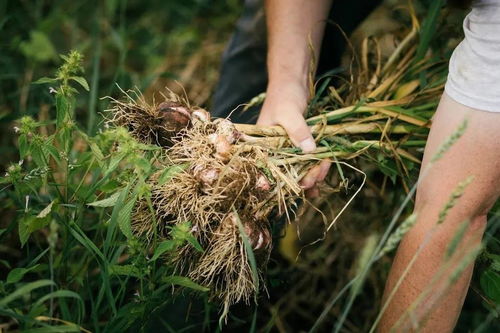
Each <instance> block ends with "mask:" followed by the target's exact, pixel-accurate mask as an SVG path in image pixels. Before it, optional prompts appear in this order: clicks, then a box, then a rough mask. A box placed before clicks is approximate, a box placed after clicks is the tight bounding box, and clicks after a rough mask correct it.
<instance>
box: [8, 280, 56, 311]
mask: <svg viewBox="0 0 500 333" xmlns="http://www.w3.org/2000/svg"><path fill="white" fill-rule="evenodd" d="M55 285H56V284H55V283H54V282H53V281H51V280H38V281H35V282H31V283H28V284H26V285H24V286H22V287H21V288H17V289H16V291H14V292H13V293H11V294H9V295H7V296H5V297H4V298H2V299H0V308H2V307H5V306H6V305H8V304H9V303H10V302H12V301H13V300H15V299H17V298H19V297H22V296H23V295H26V294H29V293H30V292H31V291H33V290H35V289H38V288H42V287H47V286H55Z"/></svg>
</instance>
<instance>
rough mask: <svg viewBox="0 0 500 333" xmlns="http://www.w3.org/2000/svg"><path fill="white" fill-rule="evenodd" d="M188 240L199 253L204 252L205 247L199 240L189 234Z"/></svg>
mask: <svg viewBox="0 0 500 333" xmlns="http://www.w3.org/2000/svg"><path fill="white" fill-rule="evenodd" d="M186 240H187V241H188V242H189V243H190V244H191V245H193V247H194V248H195V249H196V250H198V251H199V252H203V247H201V244H200V243H199V242H198V240H197V239H196V238H195V237H194V236H193V235H192V234H188V235H186Z"/></svg>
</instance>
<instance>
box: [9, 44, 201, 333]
mask: <svg viewBox="0 0 500 333" xmlns="http://www.w3.org/2000/svg"><path fill="white" fill-rule="evenodd" d="M62 58H63V60H64V61H63V64H62V66H61V67H60V68H59V70H58V71H57V72H56V76H55V77H52V78H42V79H40V80H38V81H37V83H43V84H47V83H48V84H50V85H52V86H53V87H51V88H50V90H51V92H52V93H53V95H54V105H55V116H54V118H55V120H49V121H46V122H38V121H36V120H34V119H33V118H31V117H29V116H25V117H23V118H21V119H20V120H19V122H18V125H17V132H18V134H19V137H18V144H19V154H20V159H21V161H20V162H19V163H14V164H12V165H11V166H10V167H8V171H7V173H6V175H5V176H4V177H3V178H1V180H0V182H1V184H3V185H2V186H5V187H4V189H3V191H4V194H6V195H7V197H8V204H7V205H8V206H10V207H13V208H14V207H15V208H19V207H22V209H18V210H17V212H16V217H15V218H13V219H12V220H11V221H10V222H9V224H8V226H7V229H6V230H2V235H0V237H5V236H6V235H7V234H9V233H11V232H13V231H14V230H15V229H17V231H18V234H19V242H20V245H21V247H22V253H23V259H22V260H20V262H19V266H18V267H10V268H11V270H10V272H9V274H8V276H7V278H6V280H4V281H1V282H0V312H1V314H2V315H5V316H9V317H11V318H14V319H15V324H14V322H13V323H11V324H12V325H14V326H16V325H19V328H21V329H23V330H30V329H33V330H34V329H35V328H36V327H43V328H44V329H45V331H47V332H48V331H54V332H55V331H60V330H66V331H68V330H78V329H82V330H84V329H90V330H91V331H101V330H102V331H106V332H118V331H123V330H126V329H131V327H136V328H138V329H142V330H144V329H145V327H146V326H147V325H148V320H147V318H148V317H149V314H150V312H151V311H154V309H155V308H157V307H158V306H159V305H161V304H162V303H165V302H168V301H169V300H171V299H172V296H168V289H169V287H170V286H172V285H180V286H184V287H186V288H189V289H191V290H196V291H199V292H205V291H206V290H207V289H206V288H204V287H201V286H199V285H197V284H195V283H194V282H192V281H190V280H189V279H187V278H185V277H180V276H173V274H172V272H173V270H172V267H169V266H168V265H165V264H164V263H161V262H160V261H159V260H157V259H158V257H159V255H160V254H162V253H164V252H165V251H169V250H172V249H173V248H175V246H174V247H170V248H169V247H167V246H166V245H165V243H160V244H157V243H156V242H155V241H154V240H153V242H152V248H149V247H147V246H146V245H144V244H142V243H140V242H139V241H138V240H137V239H135V237H134V236H133V235H132V232H131V227H130V215H131V213H132V209H133V207H134V204H135V203H136V201H138V200H145V201H146V202H148V203H150V199H149V196H150V188H149V186H148V185H147V184H146V182H145V180H146V179H147V178H148V177H149V176H150V175H151V174H152V173H153V172H155V171H157V169H158V167H159V166H158V165H157V164H155V163H156V161H157V159H158V157H159V154H160V151H159V149H158V147H156V146H152V145H146V144H141V143H139V142H137V141H136V140H134V139H133V138H132V137H130V135H129V134H128V132H127V131H126V130H125V129H123V128H114V129H107V130H104V131H102V132H101V133H99V134H97V135H96V136H92V137H91V136H88V135H87V134H86V133H85V132H83V131H82V130H81V129H80V128H79V127H78V126H77V124H76V122H75V120H74V108H75V96H76V94H77V93H78V90H77V89H76V88H75V87H74V86H73V84H74V83H76V84H77V85H79V86H81V87H83V88H84V89H85V90H87V91H88V90H89V87H88V84H87V82H86V80H85V79H84V78H83V77H82V76H80V75H81V74H82V67H81V61H82V56H81V55H80V54H79V53H78V52H75V51H73V52H71V53H70V54H69V55H67V56H62ZM172 234H173V235H174V238H173V239H172V242H174V243H175V245H176V246H177V245H179V244H182V243H183V242H186V241H188V240H189V239H190V237H189V236H190V234H189V228H180V227H177V228H176V230H175V232H173V233H172ZM150 253H154V255H153V256H152V257H151V258H149V254H150ZM3 263H4V264H5V265H7V266H9V265H10V264H9V263H8V262H3ZM108 318H109V319H108Z"/></svg>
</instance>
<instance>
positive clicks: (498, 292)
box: [480, 269, 500, 303]
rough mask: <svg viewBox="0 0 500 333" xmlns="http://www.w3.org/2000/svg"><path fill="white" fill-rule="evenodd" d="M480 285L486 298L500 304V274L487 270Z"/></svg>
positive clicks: (482, 275)
mask: <svg viewBox="0 0 500 333" xmlns="http://www.w3.org/2000/svg"><path fill="white" fill-rule="evenodd" d="M480 284H481V288H482V289H483V291H484V293H485V294H486V296H488V297H489V298H491V299H492V300H494V301H495V302H496V303H500V274H498V273H497V272H495V271H493V270H492V269H487V270H485V271H484V272H483V274H481V278H480Z"/></svg>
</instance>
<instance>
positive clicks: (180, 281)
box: [162, 275, 210, 292]
mask: <svg viewBox="0 0 500 333" xmlns="http://www.w3.org/2000/svg"><path fill="white" fill-rule="evenodd" d="M162 282H164V283H170V284H173V285H177V286H182V287H186V288H189V289H193V290H198V291H203V292H207V291H209V290H210V288H207V287H203V286H201V285H199V284H197V283H196V282H193V281H191V280H190V279H189V278H187V277H184V276H176V275H172V276H167V277H165V278H163V279H162Z"/></svg>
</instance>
